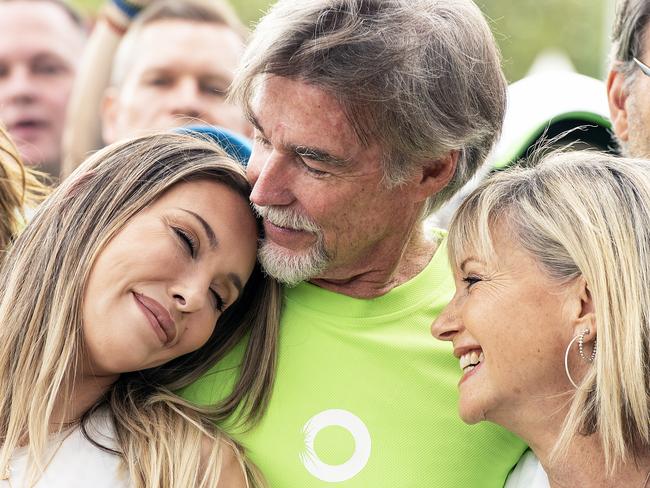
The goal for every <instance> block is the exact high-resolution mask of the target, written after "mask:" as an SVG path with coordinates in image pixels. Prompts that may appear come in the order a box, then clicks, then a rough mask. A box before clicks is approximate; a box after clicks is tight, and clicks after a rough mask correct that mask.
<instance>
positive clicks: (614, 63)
mask: <svg viewBox="0 0 650 488" xmlns="http://www.w3.org/2000/svg"><path fill="white" fill-rule="evenodd" d="M649 25H650V2H648V1H647V0H623V1H621V2H620V3H619V4H618V9H617V12H616V19H615V21H614V29H613V33H612V37H613V44H612V52H611V68H610V72H609V76H608V78H607V95H608V99H609V108H610V113H611V116H612V127H613V129H614V132H615V133H616V136H617V138H618V141H619V143H620V146H621V149H622V152H623V153H624V154H626V155H627V156H632V157H640V158H650V36H648V35H647V32H648V26H649Z"/></svg>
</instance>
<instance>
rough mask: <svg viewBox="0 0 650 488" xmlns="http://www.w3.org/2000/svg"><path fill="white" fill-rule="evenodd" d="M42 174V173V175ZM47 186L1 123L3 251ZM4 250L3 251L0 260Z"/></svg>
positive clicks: (0, 246) (0, 227) (0, 243)
mask: <svg viewBox="0 0 650 488" xmlns="http://www.w3.org/2000/svg"><path fill="white" fill-rule="evenodd" d="M41 176H42V175H41ZM47 194H48V189H47V186H45V185H44V184H43V183H42V182H41V180H39V173H37V172H36V171H33V170H31V169H29V168H25V166H23V163H22V161H21V159H20V156H19V155H18V149H17V148H16V146H15V145H14V143H13V142H12V140H11V138H10V137H9V134H8V133H7V131H6V129H5V128H4V127H3V126H2V124H0V250H1V251H4V250H5V249H6V248H7V247H8V246H9V244H11V242H12V241H13V240H14V239H15V238H16V236H17V235H18V233H19V232H20V230H21V229H22V228H23V227H24V226H25V222H26V216H25V210H28V209H34V208H36V206H37V205H38V204H39V203H41V202H42V201H43V199H44V198H45V197H46V196H47ZM3 257H4V252H1V253H0V261H1V260H2V258H3Z"/></svg>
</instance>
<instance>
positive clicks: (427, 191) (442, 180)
mask: <svg viewBox="0 0 650 488" xmlns="http://www.w3.org/2000/svg"><path fill="white" fill-rule="evenodd" d="M459 154H460V152H459V151H451V152H449V153H448V154H446V155H445V156H443V157H441V158H438V159H436V160H433V161H429V162H426V163H424V164H423V165H422V171H421V172H420V173H419V175H418V176H419V182H418V183H417V185H416V186H417V188H416V190H415V192H416V193H415V195H414V196H415V197H416V199H417V201H424V200H426V199H427V198H429V197H430V196H432V195H434V194H436V193H438V192H439V191H440V190H442V189H443V188H444V187H445V186H447V184H448V183H449V182H450V181H451V179H452V178H453V176H454V174H456V166H457V165H458V157H459Z"/></svg>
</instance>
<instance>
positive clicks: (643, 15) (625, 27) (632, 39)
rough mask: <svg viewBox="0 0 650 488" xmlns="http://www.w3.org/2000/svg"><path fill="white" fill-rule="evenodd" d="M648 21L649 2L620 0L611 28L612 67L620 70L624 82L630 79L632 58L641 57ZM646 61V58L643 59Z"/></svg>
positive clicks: (633, 74)
mask: <svg viewBox="0 0 650 488" xmlns="http://www.w3.org/2000/svg"><path fill="white" fill-rule="evenodd" d="M648 22H650V2H648V1H647V0H621V1H620V2H619V4H618V8H617V10H616V20H615V21H614V28H613V30H612V51H611V62H612V67H613V68H614V69H616V70H617V71H619V72H621V73H622V74H623V75H624V76H625V79H626V82H628V83H629V82H630V81H632V79H633V78H634V76H635V74H636V72H637V66H636V64H635V63H634V60H633V59H632V58H637V59H642V58H643V55H644V49H643V44H644V39H645V36H646V32H647V31H648V29H647V26H648ZM645 61H648V60H645Z"/></svg>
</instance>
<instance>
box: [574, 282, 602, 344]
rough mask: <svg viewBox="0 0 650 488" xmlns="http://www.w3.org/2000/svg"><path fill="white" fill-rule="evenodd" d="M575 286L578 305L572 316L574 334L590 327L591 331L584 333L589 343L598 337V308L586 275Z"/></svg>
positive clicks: (586, 341)
mask: <svg viewBox="0 0 650 488" xmlns="http://www.w3.org/2000/svg"><path fill="white" fill-rule="evenodd" d="M574 287H575V288H574V290H573V292H574V299H575V303H576V307H575V308H574V311H573V316H572V326H573V336H574V337H575V336H577V335H579V334H582V332H583V331H584V330H585V329H588V330H589V332H588V333H587V334H585V335H584V343H585V344H587V343H589V342H592V341H593V340H594V339H596V336H597V332H598V324H597V323H596V308H595V305H594V300H593V297H592V296H591V291H590V290H589V284H588V283H587V281H586V280H585V279H584V277H582V276H581V277H579V278H578V279H577V280H576V283H575V284H574Z"/></svg>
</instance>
